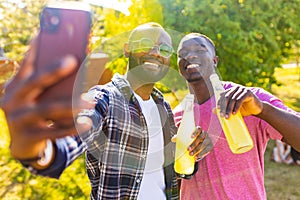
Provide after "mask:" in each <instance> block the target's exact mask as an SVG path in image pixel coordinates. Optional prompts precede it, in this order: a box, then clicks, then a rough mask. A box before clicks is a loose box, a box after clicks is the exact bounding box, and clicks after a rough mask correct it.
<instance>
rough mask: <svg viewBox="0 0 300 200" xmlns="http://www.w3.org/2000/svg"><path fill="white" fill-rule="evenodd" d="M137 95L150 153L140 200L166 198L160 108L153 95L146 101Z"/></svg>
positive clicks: (139, 196) (139, 195)
mask: <svg viewBox="0 0 300 200" xmlns="http://www.w3.org/2000/svg"><path fill="white" fill-rule="evenodd" d="M135 97H136V98H137V100H138V102H139V104H140V106H141V109H142V112H143V114H144V116H145V119H146V123H147V127H148V133H149V146H148V154H147V159H146V166H145V171H144V175H143V180H142V182H141V187H140V191H139V194H138V200H148V199H149V200H153V199H159V200H161V199H166V195H165V187H166V186H165V179H164V171H163V164H164V140H163V132H162V126H161V121H160V115H159V112H158V108H157V105H156V104H155V102H154V100H153V99H152V97H151V96H150V99H149V100H146V101H144V100H143V99H142V98H141V97H140V96H139V95H137V94H135Z"/></svg>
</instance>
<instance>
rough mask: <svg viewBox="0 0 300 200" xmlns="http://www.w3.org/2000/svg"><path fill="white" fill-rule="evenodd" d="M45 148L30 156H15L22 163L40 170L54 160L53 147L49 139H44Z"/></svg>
mask: <svg viewBox="0 0 300 200" xmlns="http://www.w3.org/2000/svg"><path fill="white" fill-rule="evenodd" d="M45 143H46V145H45V148H44V149H42V150H40V152H39V153H38V155H37V156H35V157H31V158H26V159H23V158H17V159H18V160H19V161H20V162H21V163H22V164H23V165H25V166H32V167H33V168H35V169H37V170H42V169H45V168H47V167H48V166H50V164H51V163H52V162H53V160H54V155H55V147H54V144H53V142H52V141H51V140H46V142H45Z"/></svg>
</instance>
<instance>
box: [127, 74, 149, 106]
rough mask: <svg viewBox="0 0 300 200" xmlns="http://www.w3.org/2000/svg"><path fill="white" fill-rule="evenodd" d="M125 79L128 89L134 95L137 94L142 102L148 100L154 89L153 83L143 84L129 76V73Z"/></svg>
mask: <svg viewBox="0 0 300 200" xmlns="http://www.w3.org/2000/svg"><path fill="white" fill-rule="evenodd" d="M125 77H126V79H127V81H128V82H129V84H130V87H131V88H132V89H133V91H134V92H135V93H136V94H138V95H139V96H140V97H141V98H142V99H143V100H149V99H150V95H151V92H152V90H153V88H154V83H147V84H145V83H143V81H141V80H140V79H138V78H136V77H135V76H133V75H131V74H130V73H127V74H126V75H125Z"/></svg>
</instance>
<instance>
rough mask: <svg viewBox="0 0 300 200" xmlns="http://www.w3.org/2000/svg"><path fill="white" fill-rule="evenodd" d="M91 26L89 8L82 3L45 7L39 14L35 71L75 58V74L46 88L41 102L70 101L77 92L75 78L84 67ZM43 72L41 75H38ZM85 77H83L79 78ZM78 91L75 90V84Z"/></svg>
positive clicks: (78, 87)
mask: <svg viewBox="0 0 300 200" xmlns="http://www.w3.org/2000/svg"><path fill="white" fill-rule="evenodd" d="M91 24H92V17H91V10H90V6H89V4H85V3H83V2H59V3H54V4H48V5H47V6H45V7H44V8H43V10H42V12H41V14H40V30H39V33H38V36H37V45H38V47H37V55H36V59H35V62H34V65H35V70H37V72H40V73H42V72H43V71H49V70H45V68H48V67H53V64H54V63H55V62H57V61H59V60H61V59H62V58H63V57H65V56H66V55H69V54H71V55H74V56H75V57H76V59H77V60H78V65H77V70H76V71H74V73H72V74H71V75H70V76H68V77H66V78H65V79H64V80H61V81H60V82H58V83H57V84H56V85H54V86H52V87H50V88H45V90H46V91H45V92H43V94H42V95H41V96H40V99H42V100H45V101H55V100H62V99H64V100H66V101H72V96H73V95H74V92H75V93H76V91H77V92H78V93H79V91H80V80H79V81H77V80H76V75H77V73H78V71H79V69H80V68H81V65H83V64H84V60H85V58H86V55H87V53H88V43H89V37H90V30H91ZM39 70H42V71H39ZM82 73H84V70H83V72H82ZM81 77H84V76H81ZM75 80H76V82H78V84H76V85H77V86H76V87H77V88H76V90H75V88H74V83H75Z"/></svg>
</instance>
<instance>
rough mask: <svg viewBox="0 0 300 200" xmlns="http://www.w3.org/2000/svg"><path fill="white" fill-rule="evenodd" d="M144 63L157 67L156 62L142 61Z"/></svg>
mask: <svg viewBox="0 0 300 200" xmlns="http://www.w3.org/2000/svg"><path fill="white" fill-rule="evenodd" d="M144 64H146V65H151V66H154V67H158V64H155V63H151V62H144Z"/></svg>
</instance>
